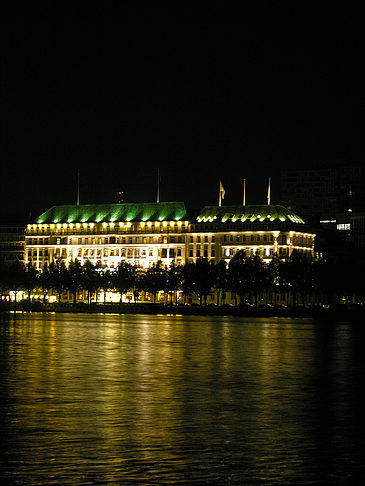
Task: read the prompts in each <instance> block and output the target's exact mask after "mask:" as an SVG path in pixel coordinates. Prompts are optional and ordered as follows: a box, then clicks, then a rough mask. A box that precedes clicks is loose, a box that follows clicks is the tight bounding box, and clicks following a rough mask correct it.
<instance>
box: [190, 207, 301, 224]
mask: <svg viewBox="0 0 365 486" xmlns="http://www.w3.org/2000/svg"><path fill="white" fill-rule="evenodd" d="M196 220H197V222H198V223H206V222H208V223H209V222H216V223H225V222H227V223H234V222H237V223H240V222H242V223H253V222H256V223H264V222H265V223H268V222H274V221H275V222H279V221H280V222H291V223H299V224H304V221H303V220H302V218H301V217H300V216H298V215H297V214H295V213H293V212H292V211H290V210H289V209H287V208H284V206H279V205H276V204H275V205H274V204H271V205H262V206H252V205H250V206H205V208H203V209H202V211H201V212H200V213H199V215H198V216H197V218H196Z"/></svg>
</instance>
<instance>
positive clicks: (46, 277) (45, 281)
mask: <svg viewBox="0 0 365 486" xmlns="http://www.w3.org/2000/svg"><path fill="white" fill-rule="evenodd" d="M38 284H39V287H40V289H41V290H42V293H43V302H44V301H45V299H46V295H47V293H48V290H50V289H51V288H52V284H51V276H50V270H49V266H48V264H47V263H45V265H44V267H43V269H42V271H41V272H40V274H39V276H38Z"/></svg>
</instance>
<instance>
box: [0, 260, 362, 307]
mask: <svg viewBox="0 0 365 486" xmlns="http://www.w3.org/2000/svg"><path fill="white" fill-rule="evenodd" d="M364 270H365V267H364V264H363V263H361V262H359V263H358V264H356V265H352V266H351V265H349V263H348V262H339V261H328V260H324V259H314V258H312V257H310V256H306V255H303V254H301V253H299V252H296V251H293V252H292V254H291V256H290V258H288V259H287V260H282V259H279V257H278V256H277V255H274V257H273V258H272V260H271V261H270V263H265V262H264V261H263V260H262V259H261V258H260V257H259V256H257V255H253V256H247V255H246V254H245V253H244V252H243V251H240V252H238V253H237V254H236V255H235V256H234V257H233V258H232V260H230V261H229V263H228V264H226V262H225V261H223V260H222V261H220V262H219V263H217V264H215V263H213V262H211V261H209V260H207V259H198V260H197V261H196V262H195V263H186V264H184V265H181V266H177V265H173V264H172V265H171V266H170V267H168V268H166V267H164V266H163V265H162V264H161V262H157V263H156V264H154V265H152V266H151V267H149V268H147V269H143V268H141V267H137V266H135V265H131V264H129V263H126V262H121V263H120V264H119V265H118V266H117V267H116V268H115V269H107V268H102V267H101V266H100V265H98V264H96V265H94V264H93V263H91V262H90V261H87V262H86V263H85V264H84V265H81V264H80V262H79V261H78V260H75V261H73V262H71V263H70V264H69V265H68V267H66V265H65V263H64V261H63V260H61V259H58V260H54V261H53V262H52V263H51V264H50V265H49V266H45V267H44V268H43V269H42V271H39V270H37V269H36V268H35V267H34V266H33V265H32V264H31V263H28V264H26V265H23V264H21V263H19V262H13V263H10V264H9V263H5V262H0V302H1V303H2V306H3V307H4V305H8V306H9V305H10V304H12V305H13V306H14V305H16V304H19V302H17V301H19V298H17V296H18V294H19V295H21V297H22V298H21V300H22V304H23V305H24V304H27V305H28V306H29V305H30V304H33V305H35V304H37V305H38V307H39V305H41V304H46V303H47V304H50V303H51V302H53V303H54V304H55V305H56V304H57V303H58V304H59V308H61V307H60V306H62V307H63V308H65V305H66V303H65V302H64V299H63V296H64V294H65V292H68V293H69V294H71V295H72V299H71V301H69V302H67V304H68V306H69V308H71V307H70V305H71V304H72V305H73V306H75V305H77V304H88V305H89V309H91V306H95V305H104V306H105V305H106V304H107V303H106V302H105V301H103V300H102V301H100V293H101V295H103V296H104V299H105V295H106V293H107V292H113V293H114V294H116V295H117V300H118V299H119V301H118V302H116V301H114V303H113V306H114V307H115V306H116V305H117V304H118V303H119V302H120V305H122V303H124V304H125V303H127V305H128V303H129V304H130V308H131V310H132V307H131V306H132V305H133V306H134V307H136V305H140V306H141V305H142V304H144V306H145V304H147V303H150V304H155V306H154V307H155V308H156V309H157V307H156V306H157V305H158V307H161V305H162V304H163V305H165V306H168V307H170V308H171V307H176V306H179V307H181V308H182V307H189V306H190V307H194V306H195V307H199V308H200V309H202V308H207V307H211V308H213V307H215V308H221V307H223V308H224V307H225V308H226V309H225V311H226V312H231V313H234V312H237V311H233V310H232V309H227V308H236V309H240V311H242V310H243V309H247V310H248V311H250V310H251V309H253V310H256V312H257V311H258V310H259V309H261V310H265V311H266V312H268V311H269V310H270V309H272V308H275V309H276V310H277V311H278V310H283V309H284V308H286V309H291V310H293V309H296V310H297V311H298V310H299V309H300V308H301V309H305V308H311V309H319V308H335V307H336V306H337V307H338V306H339V305H341V304H343V305H346V306H347V307H350V306H356V307H362V306H363V303H364V302H365V279H364V278H363V275H364V274H365V272H364ZM80 291H83V295H85V294H86V299H84V298H83V299H82V300H80V299H79V295H80ZM126 295H128V299H127V300H126ZM279 295H280V296H283V295H284V296H285V299H284V304H283V299H282V297H281V299H278V296H279ZM50 296H53V299H52V301H51V300H50V299H49V297H50ZM122 296H124V300H123V299H122ZM161 296H162V297H161ZM10 297H12V298H10ZM161 298H162V301H161ZM98 299H99V301H98ZM11 300H13V301H15V302H11ZM123 307H124V308H125V309H126V306H125V305H123ZM109 308H110V306H109ZM149 308H150V309H151V310H152V309H153V307H151V306H150V307H149ZM79 309H80V306H79ZM215 310H216V311H217V309H215ZM205 312H213V310H211V311H208V310H207V309H206V310H205Z"/></svg>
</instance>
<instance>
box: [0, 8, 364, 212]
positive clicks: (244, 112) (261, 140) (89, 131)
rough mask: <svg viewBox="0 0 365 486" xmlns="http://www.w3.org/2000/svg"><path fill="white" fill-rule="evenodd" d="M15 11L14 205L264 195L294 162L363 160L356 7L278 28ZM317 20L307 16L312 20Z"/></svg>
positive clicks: (7, 103)
mask: <svg viewBox="0 0 365 486" xmlns="http://www.w3.org/2000/svg"><path fill="white" fill-rule="evenodd" d="M107 5H108V7H102V8H101V10H100V11H99V12H92V13H88V14H87V15H86V14H84V13H82V12H81V13H80V12H72V13H71V12H61V11H57V12H56V11H51V10H49V11H43V12H34V11H32V12H31V13H29V12H28V13H25V12H22V13H21V12H16V13H13V14H11V15H9V17H8V18H7V19H6V26H5V32H6V35H5V42H4V44H5V53H4V55H3V60H2V100H3V102H2V106H3V110H2V143H1V158H2V169H1V212H2V213H7V212H14V211H17V212H19V211H20V212H24V210H25V211H26V213H27V214H29V213H31V214H32V216H33V217H35V216H36V215H37V214H38V213H40V212H42V211H44V210H46V209H47V208H48V207H50V206H52V205H54V204H73V203H75V200H76V180H77V172H80V173H81V202H82V203H92V202H95V203H103V202H116V201H117V192H118V190H120V189H123V190H124V191H125V193H126V201H127V202H128V201H129V202H133V201H153V200H155V197H156V174H157V168H160V171H161V174H162V183H161V198H162V199H163V200H184V201H186V202H187V203H188V204H189V205H192V206H202V205H204V204H216V200H217V196H218V184H219V179H220V178H221V179H222V181H223V184H224V186H225V188H226V191H227V196H226V201H225V202H227V203H240V200H241V192H242V189H241V188H242V180H243V178H246V179H247V184H248V202H252V203H260V202H261V203H265V196H266V183H267V178H268V177H269V176H271V177H272V178H273V180H274V197H275V195H277V197H278V193H277V176H278V174H279V171H280V169H281V168H287V167H313V166H316V165H317V164H322V163H323V161H327V163H332V162H333V163H347V164H349V163H361V164H363V163H364V155H365V153H364V143H363V128H364V127H363V118H362V110H363V108H364V98H365V97H364V88H363V86H364V68H363V55H362V51H361V31H360V30H359V29H358V27H357V23H356V22H355V17H356V15H354V13H353V12H352V13H351V12H341V13H340V14H339V15H336V16H335V17H334V18H333V19H330V18H329V17H328V16H327V17H324V16H316V15H312V13H311V12H306V13H304V12H292V13H291V12H286V16H285V17H282V16H281V15H280V14H279V13H278V12H277V11H275V10H274V9H273V10H272V11H271V12H267V13H269V14H270V15H269V19H270V18H271V22H268V23H265V24H264V23H263V22H262V19H261V18H260V16H257V17H255V18H251V17H249V16H246V17H244V18H242V22H240V23H234V24H230V23H222V22H220V21H218V20H217V19H218V17H219V11H217V12H216V13H217V16H216V18H214V19H209V18H208V19H205V22H204V23H195V22H194V23H192V22H191V18H189V17H187V18H183V17H182V16H180V17H179V19H177V18H174V19H171V18H170V19H169V21H168V22H167V21H166V19H164V18H159V15H157V14H158V12H156V11H153V12H151V11H146V12H143V15H142V14H141V15H135V16H133V17H130V16H128V15H127V14H125V13H124V14H121V13H120V12H117V11H114V10H113V8H112V7H111V5H113V4H112V3H110V4H109V3H107ZM301 14H303V15H301Z"/></svg>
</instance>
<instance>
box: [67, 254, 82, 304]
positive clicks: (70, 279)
mask: <svg viewBox="0 0 365 486" xmlns="http://www.w3.org/2000/svg"><path fill="white" fill-rule="evenodd" d="M65 277H66V282H65V283H66V288H67V289H68V290H69V291H70V292H71V293H72V295H73V302H74V304H76V301H77V292H78V290H80V289H81V288H82V280H83V272H82V266H81V263H80V262H79V260H77V259H75V260H74V261H71V262H70V264H69V266H68V269H67V270H66V275H65Z"/></svg>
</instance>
